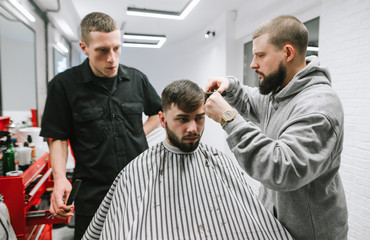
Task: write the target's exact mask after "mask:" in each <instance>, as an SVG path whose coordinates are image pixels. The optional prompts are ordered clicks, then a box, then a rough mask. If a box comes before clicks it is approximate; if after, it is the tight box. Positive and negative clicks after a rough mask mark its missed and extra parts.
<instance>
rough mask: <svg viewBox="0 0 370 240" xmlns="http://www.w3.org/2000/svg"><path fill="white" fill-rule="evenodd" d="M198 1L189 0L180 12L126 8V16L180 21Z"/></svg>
mask: <svg viewBox="0 0 370 240" xmlns="http://www.w3.org/2000/svg"><path fill="white" fill-rule="evenodd" d="M199 1H200V0H191V1H190V2H189V3H188V4H187V5H186V6H185V8H184V9H183V10H182V11H181V12H171V11H161V10H153V9H146V8H134V7H127V11H126V13H127V15H133V16H141V17H155V18H168V19H176V20H182V19H184V18H185V17H186V16H187V15H188V14H189V13H190V12H191V11H192V10H193V8H194V7H195V6H196V5H197V4H198V3H199Z"/></svg>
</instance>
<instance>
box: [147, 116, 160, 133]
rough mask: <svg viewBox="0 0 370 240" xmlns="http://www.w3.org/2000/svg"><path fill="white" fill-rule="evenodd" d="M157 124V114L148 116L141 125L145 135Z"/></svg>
mask: <svg viewBox="0 0 370 240" xmlns="http://www.w3.org/2000/svg"><path fill="white" fill-rule="evenodd" d="M158 126H159V117H158V114H157V115H153V116H150V117H149V118H148V119H147V120H146V121H145V123H144V125H143V128H144V133H145V135H148V134H149V133H151V132H152V131H153V130H154V129H155V128H157V127H158Z"/></svg>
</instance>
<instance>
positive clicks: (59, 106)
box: [40, 59, 161, 210]
mask: <svg viewBox="0 0 370 240" xmlns="http://www.w3.org/2000/svg"><path fill="white" fill-rule="evenodd" d="M160 110H161V99H160V97H159V96H158V94H157V92H156V91H155V89H154V88H153V87H152V85H151V84H150V83H149V81H148V79H147V77H146V76H145V75H144V74H143V73H142V72H140V71H138V70H137V69H134V68H129V67H126V66H124V65H120V67H119V70H118V75H117V78H116V80H115V81H114V83H113V88H112V89H111V90H108V89H107V88H106V87H105V86H104V84H103V83H102V82H101V81H99V79H97V78H96V77H95V76H94V74H93V72H92V70H91V68H90V66H89V59H86V60H85V61H84V63H82V64H81V65H79V66H76V67H73V68H71V69H68V70H66V71H65V72H63V73H60V74H58V75H57V76H55V78H54V79H53V80H52V81H51V82H50V83H49V86H48V95H47V100H46V105H45V111H44V114H43V118H42V125H41V133H40V135H41V136H43V137H47V138H53V139H69V140H70V144H71V147H72V150H73V154H74V157H75V159H76V167H75V170H74V179H75V178H81V179H83V181H84V182H85V184H89V185H90V186H96V187H95V188H96V191H91V189H90V190H89V191H88V190H86V192H85V193H84V194H87V195H86V196H85V197H88V196H93V195H95V194H98V195H102V197H103V196H104V195H105V193H106V191H107V190H108V189H109V186H110V185H111V184H112V182H113V180H114V178H115V177H116V175H117V174H118V173H119V172H120V170H121V169H122V168H123V167H124V166H126V165H127V164H128V163H129V162H130V161H131V160H132V159H134V158H135V157H136V156H137V155H139V154H140V153H141V152H143V151H144V150H145V149H147V148H148V144H147V141H146V137H145V134H144V130H143V123H142V113H143V112H144V113H145V114H146V115H148V116H151V115H155V114H158V111H160ZM83 186H84V184H83V185H82V186H81V188H80V193H79V195H80V197H83V196H81V194H82V193H81V191H82V192H84V190H83V189H84V187H83ZM98 186H102V187H98ZM103 186H104V187H103ZM100 188H102V189H100ZM103 188H104V191H101V190H103ZM98 189H100V190H98ZM76 210H77V206H76ZM86 210H87V209H86Z"/></svg>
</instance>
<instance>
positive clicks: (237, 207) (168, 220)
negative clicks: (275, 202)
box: [83, 141, 293, 240]
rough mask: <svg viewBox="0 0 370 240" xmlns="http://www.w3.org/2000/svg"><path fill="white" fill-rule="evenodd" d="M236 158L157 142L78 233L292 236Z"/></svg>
mask: <svg viewBox="0 0 370 240" xmlns="http://www.w3.org/2000/svg"><path fill="white" fill-rule="evenodd" d="M237 164H238V163H237V162H236V161H233V160H232V159H230V158H229V157H227V156H226V155H225V154H223V153H222V152H220V151H218V150H216V149H215V148H212V147H210V146H207V145H205V144H202V143H200V144H199V146H198V148H197V149H196V150H195V151H193V152H182V151H181V150H179V149H178V148H175V147H173V146H170V145H168V144H167V142H166V141H163V142H161V143H158V144H157V145H155V146H153V147H151V148H150V149H148V150H146V151H144V152H143V153H142V154H140V155H139V156H138V157H137V158H135V159H134V160H133V161H131V162H130V164H128V165H127V166H126V167H125V168H124V169H123V170H122V171H121V172H120V173H119V174H118V176H117V178H116V179H115V181H114V183H113V184H112V187H111V188H110V190H109V191H108V193H107V195H106V196H105V198H104V200H103V201H102V203H101V205H100V207H99V209H98V210H97V212H96V214H95V216H94V218H93V220H92V221H91V223H90V226H89V227H88V229H87V231H86V232H85V235H84V238H83V239H88V240H90V239H107V240H108V239H109V240H116V239H168V240H174V239H257V240H263V239H271V240H278V239H293V238H292V237H291V235H290V234H289V233H288V231H287V230H286V229H285V228H284V227H283V226H282V225H281V223H280V222H279V221H278V220H276V219H275V218H274V217H273V215H272V214H271V213H270V212H269V211H267V210H266V209H265V208H264V207H263V205H262V204H261V203H260V202H259V200H257V197H256V195H255V194H254V193H253V192H252V190H251V188H250V186H249V185H248V183H247V181H246V178H245V175H244V174H246V173H243V171H242V170H241V168H239V166H238V165H237Z"/></svg>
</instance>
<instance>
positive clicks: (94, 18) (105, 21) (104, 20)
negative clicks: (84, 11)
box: [80, 12, 118, 45]
mask: <svg viewBox="0 0 370 240" xmlns="http://www.w3.org/2000/svg"><path fill="white" fill-rule="evenodd" d="M117 29H118V27H117V23H116V21H114V19H113V18H111V17H110V16H109V15H107V14H105V13H101V12H92V13H89V14H88V15H86V16H85V17H84V18H83V19H82V21H81V24H80V31H81V41H82V42H84V43H86V44H87V45H88V43H89V34H90V32H106V33H109V32H113V31H115V30H117Z"/></svg>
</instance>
